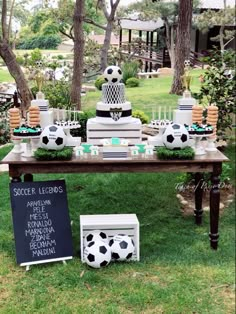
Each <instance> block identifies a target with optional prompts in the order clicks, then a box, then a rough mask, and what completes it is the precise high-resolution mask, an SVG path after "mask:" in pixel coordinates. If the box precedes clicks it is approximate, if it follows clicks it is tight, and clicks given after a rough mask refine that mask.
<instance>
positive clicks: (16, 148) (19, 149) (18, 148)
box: [12, 136, 24, 154]
mask: <svg viewBox="0 0 236 314" xmlns="http://www.w3.org/2000/svg"><path fill="white" fill-rule="evenodd" d="M21 142H22V140H21V139H18V138H15V136H14V137H13V138H12V143H13V144H14V147H13V150H12V153H14V154H21V153H23V151H24V150H23V149H22V147H21Z"/></svg>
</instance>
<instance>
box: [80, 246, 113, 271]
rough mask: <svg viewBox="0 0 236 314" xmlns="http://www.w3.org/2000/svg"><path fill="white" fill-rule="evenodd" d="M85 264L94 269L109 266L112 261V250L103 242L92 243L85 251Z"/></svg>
mask: <svg viewBox="0 0 236 314" xmlns="http://www.w3.org/2000/svg"><path fill="white" fill-rule="evenodd" d="M84 259H85V262H86V263H87V264H88V265H89V266H91V267H93V268H100V267H104V266H107V265H108V264H109V263H110V261H111V248H110V247H109V245H108V244H107V243H105V242H102V241H92V242H90V243H89V244H88V245H87V246H86V248H85V249H84Z"/></svg>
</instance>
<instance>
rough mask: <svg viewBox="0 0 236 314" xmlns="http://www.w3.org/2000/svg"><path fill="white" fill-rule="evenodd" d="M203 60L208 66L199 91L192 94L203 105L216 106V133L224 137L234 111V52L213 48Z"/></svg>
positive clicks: (235, 78)
mask: <svg viewBox="0 0 236 314" xmlns="http://www.w3.org/2000/svg"><path fill="white" fill-rule="evenodd" d="M203 60H204V62H206V64H208V65H209V67H208V68H207V69H206V71H205V73H204V76H203V84H202V86H201V88H200V93H198V94H194V95H195V97H196V98H197V99H198V100H199V101H200V102H201V103H202V104H204V105H205V106H207V105H208V104H216V105H217V106H218V109H219V118H218V123H217V128H218V132H217V134H218V136H219V137H223V138H224V137H225V135H226V131H227V129H228V128H231V126H232V123H233V118H234V117H233V115H235V113H236V107H235V104H236V103H235V101H236V85H235V83H236V76H235V52H234V51H232V50H227V51H224V53H223V54H221V53H220V52H219V51H218V50H214V51H211V52H210V55H209V56H207V57H205V58H203Z"/></svg>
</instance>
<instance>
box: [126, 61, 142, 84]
mask: <svg viewBox="0 0 236 314" xmlns="http://www.w3.org/2000/svg"><path fill="white" fill-rule="evenodd" d="M138 67H139V65H138V62H135V61H133V62H126V63H124V64H123V66H122V71H123V82H124V83H125V84H126V82H127V80H128V79H129V78H133V77H136V76H137V73H138Z"/></svg>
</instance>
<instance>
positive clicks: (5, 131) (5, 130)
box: [0, 119, 10, 145]
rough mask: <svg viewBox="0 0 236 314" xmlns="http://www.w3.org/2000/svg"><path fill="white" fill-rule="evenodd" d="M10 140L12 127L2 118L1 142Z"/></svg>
mask: <svg viewBox="0 0 236 314" xmlns="http://www.w3.org/2000/svg"><path fill="white" fill-rule="evenodd" d="M9 140H10V129H9V126H8V123H7V121H6V120H5V119H3V120H0V144H1V145H3V144H6V143H8V142H9Z"/></svg>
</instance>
